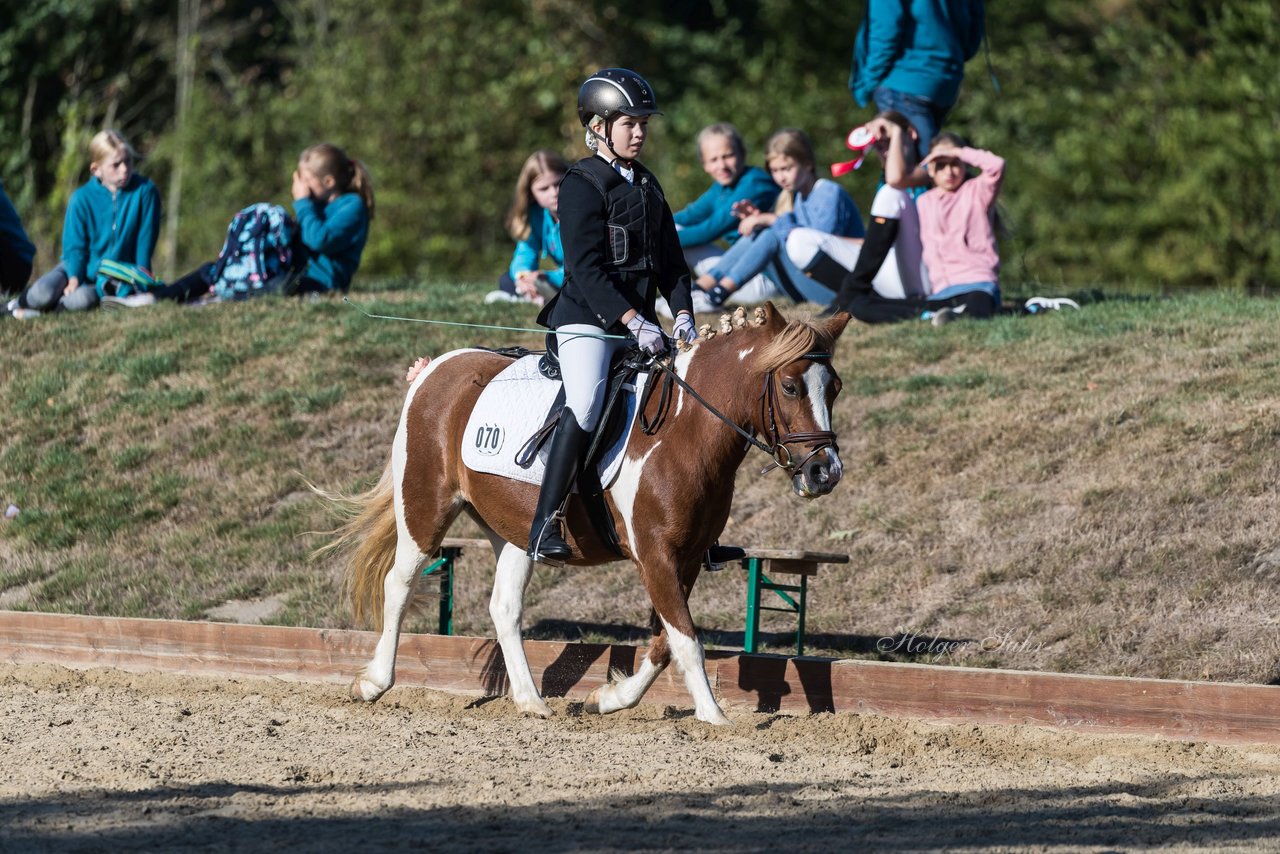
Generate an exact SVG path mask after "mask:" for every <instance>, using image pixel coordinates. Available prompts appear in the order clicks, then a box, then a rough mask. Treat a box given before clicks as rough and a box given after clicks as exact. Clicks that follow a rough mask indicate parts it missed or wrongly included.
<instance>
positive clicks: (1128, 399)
mask: <svg viewBox="0 0 1280 854" xmlns="http://www.w3.org/2000/svg"><path fill="white" fill-rule="evenodd" d="M480 292H481V291H480V290H478V289H475V288H468V287H465V286H460V285H457V286H450V285H442V284H437V285H432V286H431V287H430V288H429V289H425V288H424V289H420V290H412V291H408V290H392V291H388V292H386V293H381V294H378V298H379V299H380V300H381V301H383V302H384V303H386V304H387V305H385V306H384V307H388V308H391V309H393V310H392V311H391V312H390V313H397V314H399V313H403V314H409V315H413V316H420V317H436V318H448V319H456V320H462V321H466V322H483V321H485V320H488V321H492V322H498V323H502V324H505V325H525V324H527V323H528V322H529V320H530V318H528V317H526V316H525V313H523V312H521V311H520V310H519V308H518V307H506V306H503V307H497V306H495V307H486V306H482V305H480V302H479V298H478V297H479V294H480ZM1278 321H1280V305H1278V304H1276V303H1274V302H1271V301H1260V300H1249V299H1245V298H1241V297H1233V296H1198V297H1186V298H1181V299H1178V300H1167V301H1157V300H1153V301H1136V300H1110V301H1106V302H1101V303H1096V304H1093V305H1089V306H1087V307H1086V308H1085V309H1084V310H1083V311H1081V312H1079V313H1072V314H1070V315H1066V314H1064V315H1055V316H1049V317H1036V318H1020V317H1009V318H999V319H997V320H995V321H992V322H989V323H971V324H963V323H960V324H952V325H951V326H948V327H945V328H943V329H933V328H930V327H927V326H924V325H917V324H907V325H904V326H899V327H893V328H869V327H854V328H851V329H850V330H849V331H848V332H847V333H846V334H845V337H844V340H843V341H842V342H841V349H840V350H839V353H838V358H837V361H836V364H837V367H838V368H839V370H840V372H841V374H842V376H843V377H844V381H845V393H844V395H843V396H842V397H841V399H840V401H839V403H838V405H837V424H836V427H837V430H838V431H839V433H840V436H841V447H842V456H843V458H844V460H845V464H846V475H845V481H844V482H843V483H842V484H841V485H840V487H839V488H838V489H837V490H836V492H835V493H834V494H833V495H831V496H829V497H826V498H823V499H819V500H816V501H813V502H802V501H800V500H799V499H796V498H793V497H792V496H791V494H790V491H789V490H788V489H787V486H786V484H785V482H784V479H783V478H782V477H781V476H780V475H779V474H777V473H776V472H775V473H774V474H772V475H767V476H763V477H761V476H759V475H757V474H756V472H757V471H758V469H759V466H758V465H753V463H754V460H752V459H751V458H749V459H748V464H747V465H745V466H744V467H743V469H742V470H741V471H740V472H739V474H738V495H737V498H736V500H735V504H734V511H733V517H732V519H731V520H730V523H729V526H728V529H727V530H726V532H725V534H724V537H723V539H724V540H725V541H726V542H729V541H732V542H740V543H748V544H755V545H764V546H793V545H797V544H804V545H807V546H809V547H811V548H817V549H821V550H827V551H847V552H848V553H849V554H850V555H851V556H852V557H853V562H852V563H851V564H850V565H848V566H847V567H836V568H831V567H828V568H827V570H826V571H825V572H824V574H823V575H821V576H819V577H818V578H817V579H816V581H815V582H814V585H813V588H812V589H813V593H812V596H811V610H810V615H809V628H810V633H811V640H812V641H814V642H816V645H817V650H816V651H826V652H831V653H834V654H842V655H848V654H856V655H870V656H882V657H888V658H900V659H904V660H921V661H939V662H943V663H962V664H970V665H977V666H998V667H1011V668H1028V669H1052V670H1065V671H1077V672H1091V673H1105V674H1117V675H1146V676H1168V677H1182V678H1192V679H1224V680H1241V681H1255V682H1257V681H1276V680H1277V679H1280V666H1278V665H1277V662H1280V631H1277V627H1278V625H1280V616H1278V615H1280V607H1278V606H1280V585H1278V584H1277V582H1278V581H1280V550H1278V547H1280V513H1277V510H1276V501H1275V498H1276V494H1275V493H1276V483H1277V481H1278V477H1277V475H1278V474H1280V472H1278V471H1277V465H1278V464H1277V458H1276V453H1275V445H1276V438H1277V436H1278V435H1280V413H1278V412H1277V410H1276V407H1275V401H1276V399H1277V397H1280V395H1278V394H1277V392H1280V372H1278V371H1277V365H1278V363H1280V341H1278V340H1277V337H1276V335H1275V329H1276V328H1277V326H1278ZM476 340H477V338H476V333H475V332H474V331H472V330H457V329H449V328H445V327H432V326H422V325H416V324H405V323H399V324H398V323H388V322H377V321H370V320H366V319H365V318H363V317H360V316H359V315H357V314H356V313H355V312H354V311H352V310H351V309H350V308H347V307H345V306H342V305H340V304H336V303H332V304H331V303H320V304H309V305H302V306H294V305H288V304H284V303H279V302H264V303H262V304H258V305H238V306H222V307H217V308H212V309H204V310H200V311H192V310H186V309H178V308H174V307H162V308H157V309H151V310H145V311H135V312H129V313H125V314H123V315H121V314H108V313H99V314H97V315H89V316H85V317H54V318H42V319H41V320H40V321H37V322H31V323H23V324H19V323H16V322H0V349H2V350H3V352H5V354H6V356H5V363H4V368H3V376H0V406H2V407H3V411H4V412H5V413H6V419H5V428H6V429H5V430H4V432H3V435H0V503H3V504H7V503H8V502H10V501H12V502H13V503H15V504H17V505H18V506H19V507H21V508H22V514H21V515H20V516H19V517H18V519H17V520H16V521H15V522H11V523H0V597H3V598H0V602H3V603H4V604H5V605H6V606H7V607H15V606H16V607H27V608H33V609H42V610H60V611H79V612H85V613H95V614H119V615H127V616H152V617H181V618H199V617H201V616H202V615H203V613H204V612H205V610H207V609H208V608H211V607H214V606H216V605H219V604H221V603H223V602H225V601H227V600H229V599H252V598H261V597H267V596H271V595H280V594H282V595H284V596H285V597H286V600H287V602H288V605H287V607H286V609H285V610H284V611H283V612H282V613H281V614H280V615H278V616H277V618H276V620H277V621H279V622H284V623H291V624H308V625H319V626H341V625H346V624H347V623H348V622H349V616H348V615H347V613H346V612H345V610H344V608H343V606H341V605H340V604H339V603H338V601H337V599H338V594H337V590H338V588H337V584H336V582H335V579H334V578H333V568H332V567H331V566H326V565H317V564H314V563H311V562H309V561H308V560H307V557H306V555H307V553H308V551H309V550H310V549H311V548H313V547H314V546H316V545H318V544H319V542H320V541H321V537H319V536H318V535H314V534H308V533H306V532H308V531H316V530H323V529H325V528H327V527H332V524H333V520H332V519H331V518H330V517H328V516H327V515H326V513H325V510H324V508H323V507H321V506H320V505H319V503H318V502H317V501H316V500H315V499H313V498H312V497H311V495H310V493H308V492H307V491H306V487H305V484H304V479H305V480H307V481H312V482H315V483H317V484H319V485H321V486H323V487H326V488H330V489H335V490H341V491H347V492H351V491H354V490H357V489H361V488H365V487H367V486H369V485H371V484H372V482H373V481H374V480H375V479H376V478H377V476H378V474H379V473H380V472H381V470H382V465H383V462H384V461H385V456H386V453H387V449H388V447H389V442H390V437H391V433H392V431H393V429H394V424H395V420H396V418H397V416H398V413H399V407H400V402H401V400H402V395H403V392H404V384H403V382H401V378H402V377H403V374H404V370H405V369H406V368H407V366H408V365H409V364H411V363H412V362H413V360H414V358H415V357H417V356H418V355H422V354H424V353H432V354H438V353H440V352H443V351H444V350H447V349H450V348H452V347H455V346H460V345H463V344H468V343H473V342H475V341H476ZM483 343H488V344H494V345H497V344H508V343H524V344H526V345H531V346H537V344H538V339H537V338H536V337H532V336H521V335H518V334H510V335H507V336H505V337H503V338H501V339H489V340H485V341H483ZM453 533H454V534H460V535H468V534H470V533H472V531H471V530H470V529H468V528H467V527H466V525H463V524H460V526H459V527H458V529H456V530H455V531H454V532H453ZM489 574H490V568H489V567H488V566H487V561H485V560H484V558H483V556H482V555H468V556H466V557H465V558H464V560H463V569H462V572H461V573H460V577H459V579H458V582H457V589H458V606H457V614H456V626H457V628H458V630H460V631H463V632H469V633H478V634H487V633H489V632H491V627H490V626H489V623H488V616H487V613H486V610H485V602H486V601H487V597H488V582H489V577H490V575H489ZM744 595H745V594H744V579H743V578H742V575H741V573H739V572H737V571H736V570H729V571H726V572H722V573H719V574H714V575H707V576H704V578H703V580H702V581H701V582H700V583H699V586H698V589H697V590H696V591H695V593H694V611H695V615H696V617H697V618H698V619H699V621H700V623H701V624H702V625H703V626H704V627H705V628H706V629H708V630H710V632H709V635H708V636H709V638H710V639H711V640H712V641H717V642H723V643H725V644H731V643H733V642H735V641H738V640H739V639H740V633H741V631H742V625H741V620H742V614H743V606H742V601H743V598H744ZM529 603H530V607H529V619H528V621H527V623H528V624H529V625H531V626H534V631H535V632H536V633H539V634H542V635H547V634H565V633H567V634H570V635H571V636H581V637H586V638H601V637H611V636H614V634H615V631H614V629H612V628H610V627H614V626H624V627H625V626H636V627H642V626H645V625H647V614H648V609H647V604H646V601H645V597H644V594H643V591H642V590H641V589H640V587H639V584H638V582H637V580H636V578H635V575H634V571H633V570H632V569H631V568H629V567H627V566H622V565H615V566H611V567H607V568H603V569H598V570H588V571H582V570H547V569H542V568H540V569H539V571H538V574H537V576H536V577H535V579H534V581H533V583H532V585H531V587H530V592H529ZM566 620H567V621H573V622H574V623H575V624H576V625H575V626H573V627H566V626H565V625H564V624H563V623H562V622H557V621H566ZM430 624H431V622H430V620H425V621H422V622H420V623H419V624H418V625H419V626H421V627H426V626H429V625H430ZM767 626H768V627H769V628H771V629H774V630H777V631H779V632H782V631H783V630H785V628H786V627H787V622H786V620H785V619H783V618H781V617H778V618H775V619H773V620H770V621H767ZM624 634H625V631H624ZM881 638H897V639H898V640H904V641H914V643H911V644H910V646H911V647H912V649H914V651H908V650H907V648H906V645H904V646H903V647H901V648H899V649H898V650H896V651H895V650H889V651H883V650H879V651H878V650H877V644H878V643H881V642H880V639H881ZM934 639H942V640H945V641H954V642H955V643H941V642H938V641H936V640H934ZM777 640H778V644H779V646H778V648H779V649H782V648H784V647H785V645H786V640H785V638H783V637H782V636H781V635H779V636H778V638H777ZM930 641H934V642H932V643H931V642H930ZM881 645H882V646H883V643H881Z"/></svg>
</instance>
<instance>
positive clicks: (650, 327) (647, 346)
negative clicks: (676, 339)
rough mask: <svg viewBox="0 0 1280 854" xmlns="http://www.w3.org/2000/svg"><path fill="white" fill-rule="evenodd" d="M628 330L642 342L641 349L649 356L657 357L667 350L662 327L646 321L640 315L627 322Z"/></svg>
mask: <svg viewBox="0 0 1280 854" xmlns="http://www.w3.org/2000/svg"><path fill="white" fill-rule="evenodd" d="M627 329H630V330H631V334H632V335H634V336H635V337H636V340H637V341H639V342H640V349H641V350H643V351H645V352H646V353H648V354H649V355H651V356H652V355H657V354H658V353H661V352H662V351H664V350H666V349H667V339H666V336H665V335H663V334H662V327H661V326H659V325H658V324H656V323H652V322H650V321H648V320H645V319H644V318H643V317H641V316H640V315H639V314H636V316H635V317H633V318H631V319H630V320H628V321H627Z"/></svg>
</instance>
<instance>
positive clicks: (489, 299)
mask: <svg viewBox="0 0 1280 854" xmlns="http://www.w3.org/2000/svg"><path fill="white" fill-rule="evenodd" d="M495 302H529V300H527V299H525V298H524V297H522V296H519V295H517V294H509V293H507V292H506V291H503V290H497V291H489V293H487V294H485V295H484V304H485V305H493V304H494V303H495Z"/></svg>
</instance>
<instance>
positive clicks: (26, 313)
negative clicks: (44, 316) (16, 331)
mask: <svg viewBox="0 0 1280 854" xmlns="http://www.w3.org/2000/svg"><path fill="white" fill-rule="evenodd" d="M9 313H10V314H12V315H13V316H14V318H16V319H17V320H32V319H34V318H37V317H39V316H40V314H41V312H40V311H39V310H38V309H34V308H15V309H14V310H13V311H11V312H9Z"/></svg>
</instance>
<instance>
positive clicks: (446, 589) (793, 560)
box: [422, 537, 849, 655]
mask: <svg viewBox="0 0 1280 854" xmlns="http://www.w3.org/2000/svg"><path fill="white" fill-rule="evenodd" d="M488 546H489V541H488V540H479V539H464V538H458V537H448V538H446V539H445V541H444V543H443V544H442V545H441V547H440V553H439V554H438V555H437V556H436V557H435V558H434V559H433V560H432V561H431V562H430V563H428V564H427V565H426V566H424V567H423V569H422V577H423V578H427V577H429V576H435V577H436V578H437V579H439V582H440V622H439V629H440V631H439V634H442V635H452V634H453V570H454V564H455V563H456V562H457V560H458V558H459V557H461V556H462V552H463V551H464V550H465V549H469V548H481V547H484V548H488ZM743 551H745V552H746V554H745V555H743V557H741V558H740V559H738V563H739V564H740V565H741V567H742V568H743V569H744V570H746V572H747V623H746V630H745V631H744V633H743V641H742V649H743V651H744V652H755V651H756V649H757V648H758V646H759V642H760V612H761V611H781V612H783V613H789V614H795V615H796V655H804V620H805V608H806V606H807V604H808V598H809V579H810V578H812V577H813V576H815V575H817V574H818V567H820V566H821V565H822V564H825V563H848V562H849V556H848V555H843V554H833V553H830V552H810V551H804V550H802V549H753V548H744V549H743ZM770 574H772V575H791V576H796V577H797V578H799V583H798V584H780V583H778V582H776V581H774V580H773V579H772V578H770ZM766 592H769V593H774V594H775V595H777V597H778V598H779V599H780V600H781V602H782V605H780V606H779V605H772V606H771V605H765V604H761V598H762V596H763V594H764V593H766ZM792 593H795V594H797V595H796V596H794V597H793V596H791V595H789V594H792ZM766 601H767V600H766Z"/></svg>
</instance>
